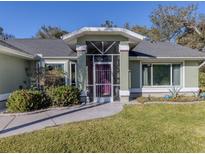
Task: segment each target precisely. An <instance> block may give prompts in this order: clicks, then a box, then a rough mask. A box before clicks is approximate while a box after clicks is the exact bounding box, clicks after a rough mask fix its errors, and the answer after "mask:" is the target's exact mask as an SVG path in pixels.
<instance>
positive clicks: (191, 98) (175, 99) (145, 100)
mask: <svg viewBox="0 0 205 154" xmlns="http://www.w3.org/2000/svg"><path fill="white" fill-rule="evenodd" d="M136 101H137V102H139V103H148V102H149V103H151V102H168V103H172V102H173V103H186V102H192V103H194V102H201V101H204V99H203V98H200V97H195V96H182V95H179V96H177V97H170V98H164V97H138V98H137V99H136Z"/></svg>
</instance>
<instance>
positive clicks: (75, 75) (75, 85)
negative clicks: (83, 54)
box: [70, 61, 77, 86]
mask: <svg viewBox="0 0 205 154" xmlns="http://www.w3.org/2000/svg"><path fill="white" fill-rule="evenodd" d="M72 64H74V65H75V86H77V66H76V62H73V61H71V62H70V85H71V86H72V81H71V78H72V71H71V65H72Z"/></svg>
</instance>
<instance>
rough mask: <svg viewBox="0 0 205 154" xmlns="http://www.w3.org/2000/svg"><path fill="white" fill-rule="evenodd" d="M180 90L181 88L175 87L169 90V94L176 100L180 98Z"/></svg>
mask: <svg viewBox="0 0 205 154" xmlns="http://www.w3.org/2000/svg"><path fill="white" fill-rule="evenodd" d="M180 90H181V88H180V87H175V86H173V87H172V88H171V89H169V92H170V93H171V97H172V98H176V97H177V96H179V92H180Z"/></svg>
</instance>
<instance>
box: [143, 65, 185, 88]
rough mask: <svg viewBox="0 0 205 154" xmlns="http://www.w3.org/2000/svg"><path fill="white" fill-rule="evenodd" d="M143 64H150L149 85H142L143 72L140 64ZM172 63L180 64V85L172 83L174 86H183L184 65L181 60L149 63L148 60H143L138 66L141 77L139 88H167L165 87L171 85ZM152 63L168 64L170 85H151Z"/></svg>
mask: <svg viewBox="0 0 205 154" xmlns="http://www.w3.org/2000/svg"><path fill="white" fill-rule="evenodd" d="M144 64H150V65H151V85H150V86H144V85H143V72H142V66H143V65H144ZM174 64H179V65H180V85H174V86H175V87H183V86H184V72H182V71H184V65H183V62H182V63H181V62H173V63H149V62H144V63H141V66H140V77H141V81H140V83H141V84H140V85H142V86H141V88H167V87H173V85H172V78H173V77H172V65H174ZM153 65H170V85H153Z"/></svg>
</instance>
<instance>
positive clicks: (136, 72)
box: [129, 61, 140, 88]
mask: <svg viewBox="0 0 205 154" xmlns="http://www.w3.org/2000/svg"><path fill="white" fill-rule="evenodd" d="M129 69H130V75H131V77H130V79H131V81H130V82H131V83H130V88H140V61H129Z"/></svg>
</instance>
